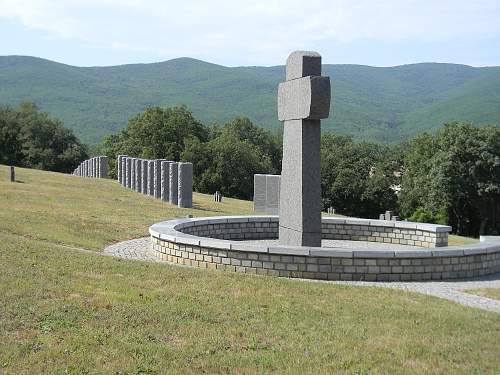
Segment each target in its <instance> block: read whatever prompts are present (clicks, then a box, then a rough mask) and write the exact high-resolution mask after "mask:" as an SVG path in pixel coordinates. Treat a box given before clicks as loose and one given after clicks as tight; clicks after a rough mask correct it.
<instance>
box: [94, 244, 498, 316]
mask: <svg viewBox="0 0 500 375" xmlns="http://www.w3.org/2000/svg"><path fill="white" fill-rule="evenodd" d="M103 253H104V254H106V255H110V256H114V257H118V258H122V259H130V260H142V261H147V262H156V263H166V264H170V263H169V262H166V261H164V260H161V259H159V258H157V257H156V256H155V253H154V251H153V250H152V249H151V241H150V238H149V237H143V238H137V239H134V240H129V241H123V242H118V243H116V244H113V245H111V246H108V247H106V248H105V249H104V251H103ZM185 267H186V266H185ZM293 280H301V281H308V282H320V283H329V284H340V285H354V286H371V287H380V288H391V289H401V290H407V291H411V292H418V293H422V294H427V295H431V296H435V297H439V298H443V299H447V300H450V301H454V302H457V303H459V304H461V305H464V306H469V307H475V308H479V309H483V310H487V311H493V312H497V313H500V301H497V300H494V299H490V298H486V297H482V296H477V295H474V294H469V293H466V292H465V291H466V290H468V289H477V288H500V273H496V274H494V275H489V276H485V277H481V278H475V279H467V280H455V281H420V282H381V281H378V282H368V281H323V280H306V279H293Z"/></svg>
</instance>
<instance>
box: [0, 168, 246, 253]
mask: <svg viewBox="0 0 500 375" xmlns="http://www.w3.org/2000/svg"><path fill="white" fill-rule="evenodd" d="M8 178H9V177H8V169H7V168H6V167H5V166H0V202H2V203H1V204H2V209H1V210H0V231H3V232H8V233H15V234H19V235H22V236H24V237H26V238H33V239H37V240H44V241H49V242H53V243H60V244H66V245H70V246H76V247H83V248H86V249H92V250H102V248H103V247H104V246H105V245H107V244H110V243H113V242H117V241H121V240H125V239H131V238H137V237H140V236H147V235H148V227H149V226H150V225H151V224H153V223H155V222H158V221H162V220H167V219H171V218H175V217H185V216H186V215H188V214H192V215H193V216H214V215H225V214H248V213H250V212H251V210H252V203H251V202H249V201H241V200H237V199H229V198H224V199H223V201H222V202H221V203H216V202H214V201H213V198H212V196H209V195H205V194H197V193H195V194H194V196H193V206H194V208H192V209H187V208H178V207H177V206H173V205H170V204H168V203H165V202H162V201H160V200H159V199H155V198H152V197H148V196H145V195H142V194H139V193H136V192H134V191H131V190H129V189H125V188H123V187H121V186H120V185H119V184H118V183H117V182H116V181H112V180H104V179H103V180H97V179H90V178H82V177H76V176H70V175H64V174H60V173H52V172H40V171H36V170H31V169H23V168H16V180H18V181H20V182H19V183H11V182H9V180H8Z"/></svg>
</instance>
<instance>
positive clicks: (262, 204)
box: [253, 174, 266, 212]
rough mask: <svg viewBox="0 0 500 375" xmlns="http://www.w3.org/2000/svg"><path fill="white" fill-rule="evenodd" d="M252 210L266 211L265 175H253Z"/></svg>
mask: <svg viewBox="0 0 500 375" xmlns="http://www.w3.org/2000/svg"><path fill="white" fill-rule="evenodd" d="M253 210H254V211H260V212H266V175H265V174H254V175H253Z"/></svg>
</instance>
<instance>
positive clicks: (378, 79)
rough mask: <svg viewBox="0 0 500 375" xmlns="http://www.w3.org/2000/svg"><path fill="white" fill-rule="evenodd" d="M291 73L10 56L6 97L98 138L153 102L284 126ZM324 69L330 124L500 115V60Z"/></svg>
mask: <svg viewBox="0 0 500 375" xmlns="http://www.w3.org/2000/svg"><path fill="white" fill-rule="evenodd" d="M283 75H284V68H283V67H282V66H280V67H236V68H228V67H224V66H220V65H215V64H210V63H206V62H203V61H199V60H194V59H190V58H180V59H174V60H169V61H165V62H161V63H153V64H134V65H121V66H112V67H89V68H86V67H85V68H82V67H74V66H69V65H64V64H59V63H55V62H52V61H48V60H43V59H39V58H34V57H24V56H4V57H0V104H9V105H16V104H18V103H19V102H21V101H23V100H28V101H33V102H35V103H36V104H37V105H38V106H39V107H40V108H41V109H43V110H44V111H48V112H50V113H51V114H53V115H54V116H57V117H60V118H61V119H62V120H63V121H64V122H65V124H66V125H67V126H69V127H70V128H73V129H74V130H75V131H76V133H77V134H78V135H79V136H80V137H81V138H82V139H83V140H84V141H86V142H90V143H96V142H98V141H99V140H101V139H102V137H103V136H105V135H107V134H110V133H114V132H116V131H117V130H119V129H121V128H123V127H124V126H125V125H126V123H127V120H128V118H129V117H130V116H131V115H133V114H135V113H137V112H139V111H142V110H143V109H144V108H146V107H147V106H150V105H161V106H174V105H180V104H185V105H186V106H188V108H189V109H190V110H192V111H193V112H194V114H195V116H196V117H198V118H199V119H201V120H202V121H203V122H205V123H207V124H211V123H215V122H217V123H222V122H225V121H229V120H231V119H232V118H234V117H235V116H247V117H249V118H250V119H252V121H254V122H255V123H256V124H259V125H261V126H263V127H265V128H267V129H277V128H279V126H280V124H279V122H278V121H277V119H276V89H277V85H278V83H279V82H280V81H282V79H283ZM324 75H329V76H330V77H331V79H332V98H333V101H332V112H331V114H330V118H329V119H328V120H326V121H324V125H323V130H324V131H337V132H341V133H345V134H351V135H353V136H355V137H357V138H361V139H368V140H378V141H395V140H398V139H402V138H406V137H408V136H411V135H414V134H416V133H419V132H421V131H422V130H432V129H435V128H437V127H439V126H440V125H441V124H442V123H443V122H445V121H454V120H456V121H472V122H474V123H477V124H491V123H500V67H491V68H473V67H470V66H464V65H455V64H431V63H423V64H413V65H404V66H396V67H390V68H376V67H369V66H360V65H329V64H325V65H324Z"/></svg>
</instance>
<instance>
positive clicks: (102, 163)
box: [99, 156, 109, 178]
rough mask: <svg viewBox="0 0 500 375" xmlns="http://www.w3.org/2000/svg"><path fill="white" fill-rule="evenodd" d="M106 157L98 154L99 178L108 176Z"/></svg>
mask: <svg viewBox="0 0 500 375" xmlns="http://www.w3.org/2000/svg"><path fill="white" fill-rule="evenodd" d="M108 169H109V167H108V157H107V156H99V178H108Z"/></svg>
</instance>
